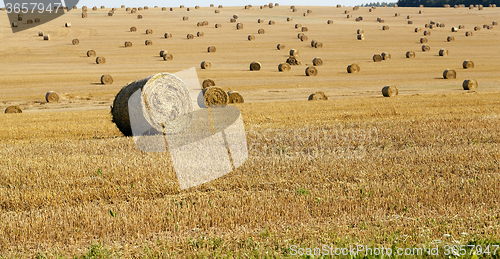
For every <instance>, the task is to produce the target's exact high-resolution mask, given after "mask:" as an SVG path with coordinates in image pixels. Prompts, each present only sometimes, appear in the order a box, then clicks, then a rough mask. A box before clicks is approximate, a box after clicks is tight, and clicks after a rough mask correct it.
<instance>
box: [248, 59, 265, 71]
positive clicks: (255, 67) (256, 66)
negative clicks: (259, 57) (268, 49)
mask: <svg viewBox="0 0 500 259" xmlns="http://www.w3.org/2000/svg"><path fill="white" fill-rule="evenodd" d="M261 66H262V65H261V64H260V63H259V62H257V61H254V62H252V63H250V71H259V70H260V68H261Z"/></svg>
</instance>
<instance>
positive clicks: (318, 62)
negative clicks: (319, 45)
mask: <svg viewBox="0 0 500 259" xmlns="http://www.w3.org/2000/svg"><path fill="white" fill-rule="evenodd" d="M312 63H313V66H322V65H323V60H322V59H321V58H314V59H313V61H312Z"/></svg>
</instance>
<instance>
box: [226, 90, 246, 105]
mask: <svg viewBox="0 0 500 259" xmlns="http://www.w3.org/2000/svg"><path fill="white" fill-rule="evenodd" d="M227 95H228V96H229V103H244V102H245V100H244V99H243V96H242V95H241V94H240V93H238V92H235V91H229V92H227Z"/></svg>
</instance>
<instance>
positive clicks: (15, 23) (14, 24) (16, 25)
mask: <svg viewBox="0 0 500 259" xmlns="http://www.w3.org/2000/svg"><path fill="white" fill-rule="evenodd" d="M11 25H12V27H13V28H17V27H18V26H19V25H18V24H17V22H13V23H12V24H11Z"/></svg>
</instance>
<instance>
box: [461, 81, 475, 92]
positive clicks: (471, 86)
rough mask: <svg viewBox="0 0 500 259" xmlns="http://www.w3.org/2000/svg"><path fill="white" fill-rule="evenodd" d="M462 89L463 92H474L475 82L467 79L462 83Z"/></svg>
mask: <svg viewBox="0 0 500 259" xmlns="http://www.w3.org/2000/svg"><path fill="white" fill-rule="evenodd" d="M462 87H463V88H464V90H476V89H477V81H476V80H474V79H467V80H465V81H464V82H463V83H462Z"/></svg>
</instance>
